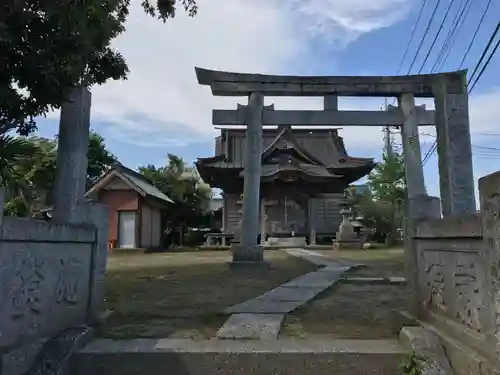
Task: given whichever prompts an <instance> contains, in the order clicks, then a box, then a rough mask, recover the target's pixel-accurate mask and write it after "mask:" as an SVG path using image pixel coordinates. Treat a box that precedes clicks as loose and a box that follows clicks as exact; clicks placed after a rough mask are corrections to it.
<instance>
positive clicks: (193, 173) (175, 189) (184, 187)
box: [139, 154, 212, 242]
mask: <svg viewBox="0 0 500 375" xmlns="http://www.w3.org/2000/svg"><path fill="white" fill-rule="evenodd" d="M139 172H140V173H141V174H143V175H144V176H146V177H147V178H149V179H150V180H151V181H152V182H153V184H154V185H155V186H156V187H157V188H158V189H159V190H160V191H162V192H163V193H165V194H166V195H167V196H169V197H170V198H171V199H172V200H173V201H174V202H175V205H172V208H171V211H170V212H169V213H168V222H169V223H168V224H169V226H171V227H178V228H180V238H181V242H182V237H183V235H182V233H183V231H182V230H183V228H184V227H185V226H187V225H199V223H200V221H201V220H202V219H203V216H204V215H205V214H206V213H207V209H208V208H209V203H210V198H211V197H212V191H211V189H210V187H209V186H208V185H207V184H205V183H204V182H203V181H202V179H201V177H200V176H199V174H198V171H197V170H196V169H195V168H193V167H188V166H186V164H185V162H184V160H182V158H180V157H178V156H176V155H172V154H168V161H167V164H166V165H165V166H161V167H155V166H154V165H147V166H143V167H140V168H139Z"/></svg>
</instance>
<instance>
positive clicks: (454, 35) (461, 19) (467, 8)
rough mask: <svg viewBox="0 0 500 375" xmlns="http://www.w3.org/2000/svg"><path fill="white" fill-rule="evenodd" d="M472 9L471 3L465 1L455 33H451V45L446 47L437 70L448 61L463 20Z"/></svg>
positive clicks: (468, 0)
mask: <svg viewBox="0 0 500 375" xmlns="http://www.w3.org/2000/svg"><path fill="white" fill-rule="evenodd" d="M471 8H472V2H471V1H470V0H467V1H466V4H465V7H464V8H463V9H462V12H460V17H459V19H458V23H457V25H456V27H455V31H454V33H453V39H452V40H451V43H449V45H448V50H447V51H446V54H445V55H444V56H443V59H442V61H441V62H440V64H439V66H438V68H437V70H441V69H442V68H443V66H444V64H446V61H447V60H448V57H450V54H451V51H452V50H453V47H454V46H455V42H456V41H457V37H458V35H459V33H460V29H461V28H462V27H463V25H464V23H465V20H466V19H467V16H468V15H469V12H470V10H471Z"/></svg>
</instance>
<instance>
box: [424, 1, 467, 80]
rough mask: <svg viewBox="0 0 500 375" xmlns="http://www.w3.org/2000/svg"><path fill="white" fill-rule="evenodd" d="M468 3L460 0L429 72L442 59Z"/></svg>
mask: <svg viewBox="0 0 500 375" xmlns="http://www.w3.org/2000/svg"><path fill="white" fill-rule="evenodd" d="M468 3H469V0H462V1H461V2H460V4H459V5H458V8H457V11H456V13H455V16H454V17H453V21H452V23H451V27H450V29H449V30H448V34H447V35H446V38H445V39H444V42H443V45H442V47H441V50H440V51H439V53H438V56H437V57H436V61H435V62H434V65H433V66H432V68H431V72H433V71H434V69H435V68H436V67H437V66H438V64H439V63H440V62H441V61H442V59H443V57H444V55H445V53H446V51H447V50H448V47H449V45H450V42H451V39H452V38H453V35H454V34H455V32H456V30H457V27H458V24H459V22H460V17H461V14H463V11H464V10H465V8H466V7H467V4H468Z"/></svg>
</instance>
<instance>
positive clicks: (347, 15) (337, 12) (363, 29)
mask: <svg viewBox="0 0 500 375" xmlns="http://www.w3.org/2000/svg"><path fill="white" fill-rule="evenodd" d="M289 3H290V4H291V6H292V8H295V9H298V13H299V14H300V16H301V17H305V18H306V20H307V21H308V25H307V26H308V28H309V30H310V31H312V32H313V33H315V34H319V35H322V36H324V37H326V38H327V39H328V40H330V41H333V42H341V43H342V44H346V43H349V42H351V41H353V40H355V39H356V38H357V37H359V36H360V35H362V34H365V33H369V32H371V31H374V30H377V29H380V28H384V27H387V26H391V25H392V24H394V23H395V22H397V21H400V20H402V19H403V18H404V17H405V16H406V15H407V14H408V11H409V10H410V6H411V4H412V1H409V0H378V1H366V0H349V1H346V0H291V1H290V2H289Z"/></svg>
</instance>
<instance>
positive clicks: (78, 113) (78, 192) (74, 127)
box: [53, 87, 108, 322]
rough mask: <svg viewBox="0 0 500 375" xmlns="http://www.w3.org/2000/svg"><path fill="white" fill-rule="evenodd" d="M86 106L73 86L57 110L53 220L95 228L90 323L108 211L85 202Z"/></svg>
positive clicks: (96, 312) (98, 302)
mask: <svg viewBox="0 0 500 375" xmlns="http://www.w3.org/2000/svg"><path fill="white" fill-rule="evenodd" d="M90 107H91V93H90V91H89V90H88V88H86V87H76V88H74V89H73V90H72V91H71V92H70V95H69V96H68V101H67V102H66V103H64V104H63V105H62V108H61V119H60V123H59V140H58V147H57V169H56V180H55V184H54V185H55V189H54V193H55V195H54V212H53V220H54V222H58V223H65V224H91V225H93V226H94V227H95V229H96V242H95V244H94V247H93V250H92V251H93V255H92V258H93V262H92V269H91V270H90V273H91V283H90V288H91V294H90V295H91V297H90V298H91V300H90V303H89V315H88V317H89V321H90V322H93V321H96V320H98V319H99V317H100V315H101V313H102V310H103V303H104V278H105V273H106V263H107V256H108V210H107V208H106V207H105V206H104V205H101V204H98V203H86V202H85V192H86V184H87V164H88V161H87V151H88V144H89V129H90Z"/></svg>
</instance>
